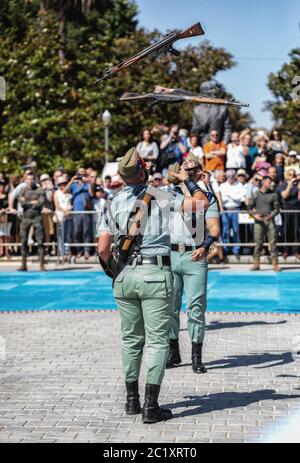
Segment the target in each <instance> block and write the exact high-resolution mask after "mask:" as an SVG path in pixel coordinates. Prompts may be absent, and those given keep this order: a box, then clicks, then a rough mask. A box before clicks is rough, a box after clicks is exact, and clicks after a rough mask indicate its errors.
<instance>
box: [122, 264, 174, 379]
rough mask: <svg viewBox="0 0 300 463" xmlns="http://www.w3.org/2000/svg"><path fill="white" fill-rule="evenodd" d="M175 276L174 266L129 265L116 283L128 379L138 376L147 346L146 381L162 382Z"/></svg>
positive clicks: (123, 355) (167, 351)
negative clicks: (172, 269)
mask: <svg viewBox="0 0 300 463" xmlns="http://www.w3.org/2000/svg"><path fill="white" fill-rule="evenodd" d="M173 289H174V278H173V275H172V271H171V267H158V266H156V265H138V266H136V267H135V268H134V267H133V266H132V267H130V266H127V267H125V269H124V270H123V271H122V272H121V273H120V275H118V277H117V278H116V281H115V284H114V296H115V300H116V303H117V305H118V308H119V311H120V315H121V330H122V360H123V369H124V373H125V380H126V381H128V382H132V381H136V380H137V379H138V377H139V373H140V367H141V362H142V355H143V349H144V346H145V364H146V369H147V383H148V384H157V385H159V384H161V382H162V380H163V377H164V372H165V366H166V361H167V356H168V353H169V331H170V322H171V312H172V309H173V307H172V303H173Z"/></svg>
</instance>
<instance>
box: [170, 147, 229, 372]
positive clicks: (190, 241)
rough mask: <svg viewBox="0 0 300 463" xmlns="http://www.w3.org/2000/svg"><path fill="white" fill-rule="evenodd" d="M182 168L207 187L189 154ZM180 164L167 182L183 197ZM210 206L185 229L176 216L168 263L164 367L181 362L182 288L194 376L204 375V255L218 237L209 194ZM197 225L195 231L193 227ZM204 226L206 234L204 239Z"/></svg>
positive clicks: (212, 198)
mask: <svg viewBox="0 0 300 463" xmlns="http://www.w3.org/2000/svg"><path fill="white" fill-rule="evenodd" d="M183 167H184V169H185V170H187V171H188V172H189V173H190V176H191V178H193V179H194V180H195V182H199V183H198V184H199V185H200V186H201V187H202V188H206V186H205V184H204V183H203V182H202V181H201V178H202V174H203V171H202V167H201V164H200V162H199V160H198V159H197V158H196V157H195V156H194V155H193V154H190V155H189V157H188V158H187V160H186V161H185V162H184V164H183ZM178 171H179V165H174V166H173V167H172V168H170V170H169V175H168V180H169V181H170V182H171V183H173V184H177V186H176V187H175V191H178V192H179V193H181V194H182V195H184V196H185V197H188V196H189V192H188V190H187V189H186V187H185V185H184V183H180V180H178V175H176V172H178ZM209 193H210V195H209V203H210V204H209V207H208V209H207V210H206V212H205V213H201V212H200V214H199V213H198V212H197V213H196V214H195V216H194V221H195V224H194V225H192V227H187V226H186V223H187V222H186V221H185V220H184V217H183V215H182V214H180V213H177V216H178V218H177V220H175V222H174V224H175V229H174V231H173V233H172V235H171V243H172V245H171V247H172V254H171V263H172V271H173V274H174V279H175V281H174V286H175V288H174V311H173V316H172V323H171V331H170V351H169V356H168V361H167V368H173V367H175V366H176V365H178V364H179V363H181V356H180V349H179V326H180V310H181V305H182V295H183V289H185V293H186V300H187V317H188V320H187V330H188V333H189V337H190V339H191V342H192V349H191V351H192V352H191V354H192V369H193V371H194V373H206V368H205V366H204V365H203V362H202V347H203V340H204V335H205V312H206V294H207V273H208V270H207V259H206V257H207V254H208V252H209V249H210V247H211V246H212V245H213V244H214V243H215V242H216V241H217V240H218V238H219V237H220V216H219V209H218V204H217V201H216V198H215V196H214V194H213V192H209ZM195 225H196V228H195ZM205 226H206V227H207V229H208V234H207V235H206V236H205Z"/></svg>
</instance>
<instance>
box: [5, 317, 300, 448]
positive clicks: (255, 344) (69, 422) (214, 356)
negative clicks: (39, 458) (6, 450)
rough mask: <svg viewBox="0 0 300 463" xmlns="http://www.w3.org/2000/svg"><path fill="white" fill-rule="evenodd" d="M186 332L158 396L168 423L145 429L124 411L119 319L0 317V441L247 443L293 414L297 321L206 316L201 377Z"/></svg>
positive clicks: (299, 408) (298, 407)
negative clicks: (169, 417)
mask: <svg viewBox="0 0 300 463" xmlns="http://www.w3.org/2000/svg"><path fill="white" fill-rule="evenodd" d="M185 325H186V318H185V314H183V315H182V330H181V334H180V337H181V338H180V341H181V347H182V354H183V363H182V365H181V366H179V367H178V368H176V369H172V370H167V371H166V376H165V379H164V383H163V386H162V391H161V396H160V400H161V403H162V404H163V405H166V404H168V405H169V406H170V407H171V408H172V411H173V414H174V418H173V419H172V420H171V421H168V422H162V423H158V424H155V425H144V424H142V423H141V417H140V415H138V416H136V417H134V416H133V417H132V416H127V415H126V414H125V412H124V392H125V388H124V384H123V377H122V370H121V357H120V322H119V316H118V313H116V312H56V313H55V312H39V313H38V312H36V313H30V312H29V313H11V314H0V336H1V338H0V340H1V349H0V350H1V352H0V378H1V379H0V442H156V443H157V442H160V443H165V442H168V443H169V442H170V443H184V442H249V441H250V442H252V441H256V440H264V439H268V438H270V436H271V434H272V433H273V432H274V431H276V430H278V428H279V427H280V425H281V422H282V421H287V420H288V419H289V417H294V416H295V415H298V416H299V414H300V382H299V377H300V360H298V359H297V358H296V357H295V356H294V355H293V349H295V345H294V344H295V342H294V341H293V340H295V337H296V336H298V335H299V334H300V316H283V315H278V316H275V315H266V314H255V315H245V314H222V315H220V314H213V313H210V314H208V315H207V335H206V342H205V362H206V365H207V367H208V368H209V371H208V373H207V374H205V375H195V374H194V373H193V372H192V370H191V365H190V343H189V340H188V335H187V332H186V330H185ZM4 348H5V349H6V352H5V349H4ZM143 382H144V376H143V377H142V380H141V386H142V389H143Z"/></svg>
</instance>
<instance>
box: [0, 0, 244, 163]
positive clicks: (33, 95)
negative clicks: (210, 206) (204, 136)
mask: <svg viewBox="0 0 300 463" xmlns="http://www.w3.org/2000/svg"><path fill="white" fill-rule="evenodd" d="M62 3H64V2H62ZM67 3H69V2H67ZM83 3H85V4H86V5H85V8H83V7H82V4H83ZM60 4H61V2H59V1H57V2H56V1H53V2H51V1H49V2H48V1H47V0H44V1H36V0H32V1H30V2H29V1H27V2H25V3H24V1H22V0H4V1H3V2H2V3H1V7H0V26H1V30H2V31H3V33H2V34H1V37H0V69H1V74H2V75H3V76H4V77H5V79H6V82H7V99H6V100H5V101H4V102H0V169H1V170H3V169H5V170H6V171H7V172H16V171H20V168H21V166H22V164H24V163H25V162H26V161H27V160H28V159H29V158H30V159H34V160H36V161H37V163H38V166H39V169H40V170H45V171H51V170H53V169H54V168H55V167H56V166H58V165H64V167H65V168H66V169H74V168H76V167H77V166H79V165H88V164H90V163H92V162H95V161H96V162H98V164H101V163H103V161H104V153H103V151H104V146H103V145H104V144H103V123H102V113H103V111H104V110H105V109H109V110H110V112H111V113H112V124H111V153H112V154H111V158H112V159H113V158H114V157H117V156H120V155H122V154H123V153H124V150H125V149H126V148H127V147H128V146H130V145H132V144H135V143H136V142H137V140H138V137H139V134H140V132H141V131H142V129H143V127H149V126H153V125H154V124H156V123H158V122H159V123H165V124H166V125H170V124H172V123H174V122H178V123H179V124H180V126H181V127H186V128H190V124H191V115H192V107H191V106H189V105H174V106H173V105H165V106H161V107H156V108H154V109H153V108H150V107H145V106H143V105H140V104H137V105H134V104H128V103H120V102H118V97H119V96H120V95H121V94H122V93H123V92H124V91H136V92H145V91H150V90H152V89H153V86H154V84H157V85H162V86H166V87H182V88H185V89H188V90H191V91H198V90H199V86H200V83H201V82H203V81H204V80H207V79H211V78H212V77H214V76H215V74H216V73H217V72H218V71H220V70H226V69H230V68H231V67H232V66H234V64H235V63H234V60H233V57H232V56H231V54H230V53H228V52H227V51H226V50H225V49H223V48H215V47H213V46H212V45H211V44H210V43H209V42H207V41H205V40H203V39H199V41H200V45H198V46H196V47H191V46H188V47H186V48H185V49H184V50H183V51H182V53H181V56H180V57H179V58H174V57H173V56H171V55H163V56H160V57H157V58H154V57H149V58H147V59H145V60H144V61H143V62H140V63H139V64H138V65H136V66H134V67H133V68H131V69H129V70H127V71H125V72H122V73H120V74H119V75H118V76H117V77H114V78H112V79H109V80H106V81H103V82H102V83H101V84H100V85H98V86H96V85H95V80H96V79H97V77H99V76H101V74H102V73H103V71H104V70H105V68H107V67H108V66H110V65H112V64H117V63H118V62H121V61H123V60H124V59H126V58H127V57H129V56H131V55H133V54H134V53H137V52H138V51H140V50H141V49H143V48H145V47H146V46H148V45H149V44H150V43H153V41H155V40H158V39H159V38H161V37H162V35H161V33H160V32H159V31H157V30H155V31H152V32H145V31H144V30H143V29H141V28H140V27H138V24H137V20H136V14H137V8H136V5H135V3H134V2H132V1H129V0H114V1H112V0H97V1H88V2H81V1H76V0H75V1H74V2H71V1H70V9H69V10H68V11H67V16H66V18H67V28H66V44H65V45H66V46H65V50H64V51H65V55H64V61H63V64H62V63H61V61H60V58H59V53H60V49H61V40H60V35H59V34H60V33H59V20H60V10H59V7H60ZM71 4H72V5H71ZM71 6H72V8H71ZM87 6H88V8H87ZM220 96H228V94H227V93H226V91H225V89H224V88H223V87H222V86H220ZM231 115H232V120H233V125H234V128H236V129H241V128H243V127H245V126H247V125H249V122H250V117H249V115H248V114H241V112H240V111H239V110H238V109H233V110H232V112H231Z"/></svg>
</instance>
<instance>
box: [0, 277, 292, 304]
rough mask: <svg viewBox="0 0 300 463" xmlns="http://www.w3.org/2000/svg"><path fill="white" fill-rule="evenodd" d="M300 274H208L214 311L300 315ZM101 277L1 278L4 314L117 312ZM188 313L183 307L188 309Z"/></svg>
mask: <svg viewBox="0 0 300 463" xmlns="http://www.w3.org/2000/svg"><path fill="white" fill-rule="evenodd" d="M299 288H300V272H296V271H295V272H294V271H287V272H282V273H279V274H275V273H273V272H261V273H255V274H253V273H250V272H245V273H237V272H220V271H214V270H213V271H210V272H209V278H208V310H209V311H210V312H277V313H300V297H299V295H300V289H299ZM115 309H116V305H115V302H114V299H113V295H112V289H111V280H110V279H109V278H107V277H106V275H105V274H104V273H102V272H100V271H99V272H97V271H95V272H80V271H75V272H72V271H53V272H46V273H38V272H29V273H18V272H7V273H5V272H2V273H0V311H20V310H115ZM183 309H185V303H184V307H183Z"/></svg>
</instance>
